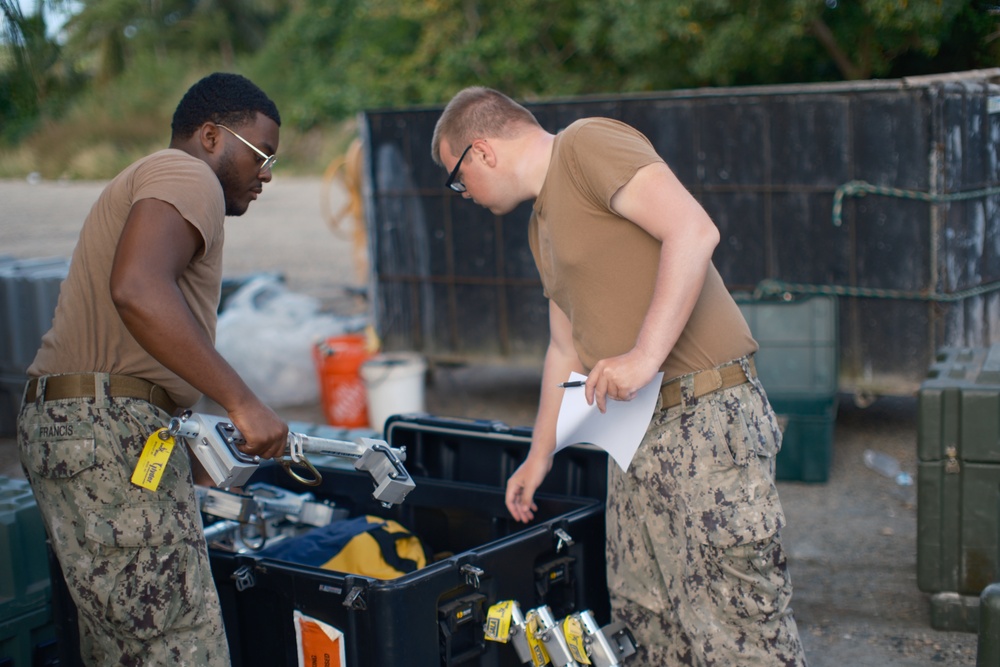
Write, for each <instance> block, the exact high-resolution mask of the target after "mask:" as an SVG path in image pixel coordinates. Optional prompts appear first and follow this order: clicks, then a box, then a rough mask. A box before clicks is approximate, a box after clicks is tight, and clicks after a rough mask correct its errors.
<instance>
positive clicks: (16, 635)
mask: <svg viewBox="0 0 1000 667" xmlns="http://www.w3.org/2000/svg"><path fill="white" fill-rule="evenodd" d="M57 664H59V662H58V645H57V644H56V631H55V626H54V625H53V623H52V607H51V605H49V604H48V603H45V604H43V605H42V606H40V607H38V608H37V609H35V610H33V611H30V612H28V613H26V614H21V615H19V616H17V617H15V618H10V619H7V620H5V621H0V665H5V666H10V667H43V666H44V665H57Z"/></svg>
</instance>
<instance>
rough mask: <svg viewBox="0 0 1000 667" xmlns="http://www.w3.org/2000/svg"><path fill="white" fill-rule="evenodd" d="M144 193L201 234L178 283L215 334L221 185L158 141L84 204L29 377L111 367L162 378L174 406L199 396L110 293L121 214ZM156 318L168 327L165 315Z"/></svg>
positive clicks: (181, 153) (200, 162) (200, 320)
mask: <svg viewBox="0 0 1000 667" xmlns="http://www.w3.org/2000/svg"><path fill="white" fill-rule="evenodd" d="M150 198H152V199H159V200H161V201H165V202H167V203H169V204H171V205H172V206H173V207H174V208H176V209H177V210H178V212H180V214H181V215H182V216H184V218H185V219H186V220H187V221H188V222H190V223H191V224H192V225H193V226H194V227H195V228H196V229H197V230H198V232H199V233H200V234H201V237H202V240H203V241H204V249H203V251H202V253H201V254H200V255H199V256H197V257H195V258H194V259H193V260H192V261H191V263H190V264H189V265H188V267H187V269H185V271H184V274H183V275H182V276H181V278H180V281H179V286H180V289H181V292H182V293H183V294H184V298H185V299H186V300H187V303H188V306H189V307H190V308H191V312H192V313H194V316H195V319H196V320H197V321H198V324H199V325H201V327H202V328H203V329H204V330H205V332H206V333H207V334H208V335H209V337H210V338H211V339H212V340H213V341H214V340H215V325H216V320H217V311H218V307H219V298H220V293H221V286H222V245H223V236H224V235H223V222H224V221H225V199H224V196H223V192H222V185H221V184H220V183H219V179H218V177H217V176H216V175H215V173H214V172H213V171H212V169H211V168H210V167H209V166H208V165H207V164H206V163H205V162H204V161H203V160H199V159H198V158H195V157H193V156H191V155H189V154H187V153H185V152H184V151H180V150H176V149H166V150H162V151H159V152H157V153H154V154H152V155H150V156H147V157H145V158H143V159H141V160H139V161H138V162H135V163H133V164H132V165H131V166H129V167H128V168H126V169H125V171H123V172H122V173H120V174H119V175H118V176H116V177H115V179H114V180H113V181H111V183H109V184H108V186H107V187H106V188H105V189H104V191H103V192H102V193H101V196H100V197H99V198H98V200H97V202H96V203H95V204H94V206H93V208H91V210H90V213H89V214H88V215H87V219H86V220H85V221H84V223H83V228H82V230H81V231H80V239H79V241H77V244H76V249H75V250H74V251H73V258H72V261H71V262H70V267H69V274H68V276H67V277H66V280H65V281H64V282H63V284H62V288H61V290H60V292H59V301H58V303H57V305H56V311H55V317H54V319H53V323H52V328H51V329H50V330H49V331H48V332H47V333H46V334H45V336H43V337H42V346H41V348H40V349H39V350H38V354H37V355H36V356H35V360H34V362H33V363H32V364H31V366H30V367H29V368H28V375H29V376H30V377H38V376H41V375H52V374H57V373H79V372H102V373H119V374H122V375H132V376H135V377H139V378H142V379H144V380H148V381H149V382H153V383H155V384H158V385H160V386H162V387H163V388H164V389H166V390H167V392H169V394H170V397H171V398H172V399H173V400H174V402H175V403H177V404H178V405H179V406H182V407H189V406H191V405H193V404H194V403H195V402H197V400H198V399H199V398H200V396H201V394H200V393H199V392H198V391H197V390H196V389H195V388H194V387H192V386H191V385H189V384H188V383H187V382H185V381H184V380H182V379H180V378H179V377H177V375H175V374H174V373H172V372H171V371H169V370H167V369H166V368H165V367H164V366H163V365H162V364H160V363H159V362H158V361H156V360H155V359H154V358H153V357H151V356H150V355H149V354H148V353H147V352H146V351H145V350H144V349H142V347H140V345H139V344H138V343H137V342H136V341H135V339H134V338H132V335H131V334H130V333H129V332H128V330H127V329H126V328H125V325H124V324H123V323H122V321H121V318H120V317H119V316H118V311H117V310H115V306H114V304H113V303H112V301H111V290H110V287H109V280H110V276H111V266H112V263H113V261H114V257H115V250H116V249H117V247H118V240H119V238H120V237H121V233H122V229H123V228H124V227H125V221H126V219H127V218H128V214H129V211H130V210H131V208H132V205H133V204H134V203H135V202H137V201H139V200H141V199H150ZM161 325H162V326H163V327H169V326H170V322H168V321H163V322H162V323H161Z"/></svg>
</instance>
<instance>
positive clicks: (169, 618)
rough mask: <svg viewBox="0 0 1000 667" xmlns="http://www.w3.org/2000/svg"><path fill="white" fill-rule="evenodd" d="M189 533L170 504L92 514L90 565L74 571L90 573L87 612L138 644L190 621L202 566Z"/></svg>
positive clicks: (198, 601)
mask: <svg viewBox="0 0 1000 667" xmlns="http://www.w3.org/2000/svg"><path fill="white" fill-rule="evenodd" d="M193 532H194V531H193V527H191V526H185V525H183V523H182V520H181V519H180V517H179V516H178V514H177V513H176V506H175V505H173V504H172V503H144V504H142V505H136V506H112V507H102V508H98V509H96V510H94V511H93V512H92V513H91V514H90V516H89V519H88V521H87V527H86V536H87V539H88V540H90V556H91V558H92V562H91V563H89V564H88V566H87V567H85V568H81V569H80V570H78V571H79V572H80V575H81V576H82V577H86V576H87V574H86V573H87V572H89V573H90V575H89V576H90V580H89V581H87V582H84V587H85V589H86V590H87V591H92V593H91V594H90V597H91V599H92V608H91V609H89V610H88V611H89V612H90V613H92V614H93V615H94V617H96V618H100V619H104V620H106V621H107V622H110V623H112V624H114V625H115V626H116V627H117V628H119V629H120V630H121V631H122V632H126V633H128V634H130V635H132V636H134V637H136V638H138V639H140V640H144V639H148V638H151V637H156V636H158V635H161V634H163V633H164V632H166V631H168V630H174V629H178V628H184V627H189V626H190V625H191V624H193V623H194V622H196V619H197V618H198V614H199V613H200V611H201V609H202V608H203V607H204V606H205V604H206V601H205V595H204V592H205V584H206V582H204V581H202V579H203V577H202V573H203V572H204V571H205V567H207V564H206V563H204V562H203V560H204V558H203V555H202V553H201V550H200V549H199V548H198V546H197V542H196V540H194V539H192V533H193ZM166 570H169V571H170V577H169V578H168V579H166V580H165V579H164V578H163V572H164V571H166ZM208 583H209V584H211V582H208Z"/></svg>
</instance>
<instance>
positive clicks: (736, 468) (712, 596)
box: [607, 358, 805, 667]
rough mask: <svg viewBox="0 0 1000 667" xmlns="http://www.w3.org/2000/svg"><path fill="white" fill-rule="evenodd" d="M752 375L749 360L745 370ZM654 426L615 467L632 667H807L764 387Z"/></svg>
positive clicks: (619, 563)
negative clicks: (625, 465) (634, 649)
mask: <svg viewBox="0 0 1000 667" xmlns="http://www.w3.org/2000/svg"><path fill="white" fill-rule="evenodd" d="M740 363H741V364H742V365H743V367H744V370H745V371H747V372H749V367H748V365H747V364H748V362H747V360H746V359H745V358H744V359H741V360H740ZM693 388H694V383H693V380H692V379H691V377H690V376H687V377H685V378H684V379H682V380H681V395H682V403H681V405H679V406H676V407H673V408H670V409H667V410H661V409H659V406H657V411H656V412H655V413H654V416H653V420H652V422H651V423H650V426H649V429H648V430H647V431H646V435H645V437H644V439H643V442H642V444H641V445H640V447H639V450H638V452H637V453H636V455H635V458H634V459H633V460H632V464H631V465H630V466H629V469H628V471H627V472H622V470H621V468H619V467H618V465H617V464H615V463H614V462H610V464H609V473H608V505H607V531H608V534H607V555H608V588H609V590H610V592H611V604H612V610H613V614H614V617H615V619H616V620H620V621H623V622H625V623H626V624H627V625H628V627H629V628H630V629H631V630H632V632H633V634H634V635H635V637H636V641H637V642H638V643H639V644H641V648H640V649H639V652H638V654H637V656H636V657H635V658H632V659H630V663H629V664H630V665H631V666H632V667H640V666H642V665H645V666H648V667H667V666H670V667H672V666H673V665H696V666H699V667H708V666H715V665H718V666H723V665H725V666H726V667H732V666H735V665H782V666H803V665H805V656H804V654H803V651H802V645H801V642H800V641H799V635H798V629H797V628H796V625H795V620H794V618H793V617H792V609H791V607H790V606H789V604H790V602H791V596H792V585H791V580H790V579H789V576H788V571H787V567H786V561H785V554H784V552H783V551H782V548H781V539H780V533H779V531H780V529H781V527H782V526H783V525H784V522H785V518H784V514H783V512H782V509H781V503H780V502H779V500H778V492H777V489H776V488H775V485H774V466H775V457H776V455H777V453H778V449H779V448H780V446H781V432H780V431H779V430H778V424H777V419H776V418H775V415H774V412H773V410H772V409H771V406H770V404H769V403H768V401H767V397H766V395H765V394H764V390H763V388H762V387H761V385H760V382H759V381H758V380H756V378H755V379H754V380H753V381H752V382H748V383H744V384H742V385H739V386H737V387H733V388H731V389H724V390H721V391H718V392H715V393H713V394H708V395H706V396H702V397H700V398H698V399H693V398H692V396H693Z"/></svg>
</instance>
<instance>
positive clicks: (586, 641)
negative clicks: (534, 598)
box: [483, 600, 638, 667]
mask: <svg viewBox="0 0 1000 667" xmlns="http://www.w3.org/2000/svg"><path fill="white" fill-rule="evenodd" d="M483 630H484V633H485V635H486V639H488V640H490V641H498V642H503V643H509V644H512V645H513V646H514V649H515V650H516V652H517V657H518V659H519V660H520V661H521V662H522V663H524V664H526V665H528V664H530V665H532V666H533V667H542V665H548V664H551V665H552V666H553V667H583V666H585V665H593V667H619V666H620V665H622V664H624V660H625V659H626V658H628V657H629V656H632V655H635V652H636V648H637V647H638V644H636V641H635V638H634V637H633V636H632V632H631V631H630V630H629V629H628V628H627V627H626V626H625V624H624V623H620V622H616V623H611V624H609V625H607V626H605V627H603V628H602V627H601V626H600V625H598V623H597V621H596V620H595V619H594V614H593V613H592V612H591V611H590V610H586V611H581V612H578V613H574V614H570V615H569V616H567V617H566V618H564V619H563V620H562V622H557V621H556V619H555V618H554V617H553V616H552V610H551V609H549V607H548V606H545V605H543V606H541V607H538V608H537V609H530V610H528V612H527V614H526V615H525V614H522V613H521V608H520V607H519V606H518V604H517V602H516V601H514V600H506V601H504V602H498V603H497V604H495V605H493V606H492V607H490V610H489V612H488V614H487V618H486V624H485V626H484V628H483Z"/></svg>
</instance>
